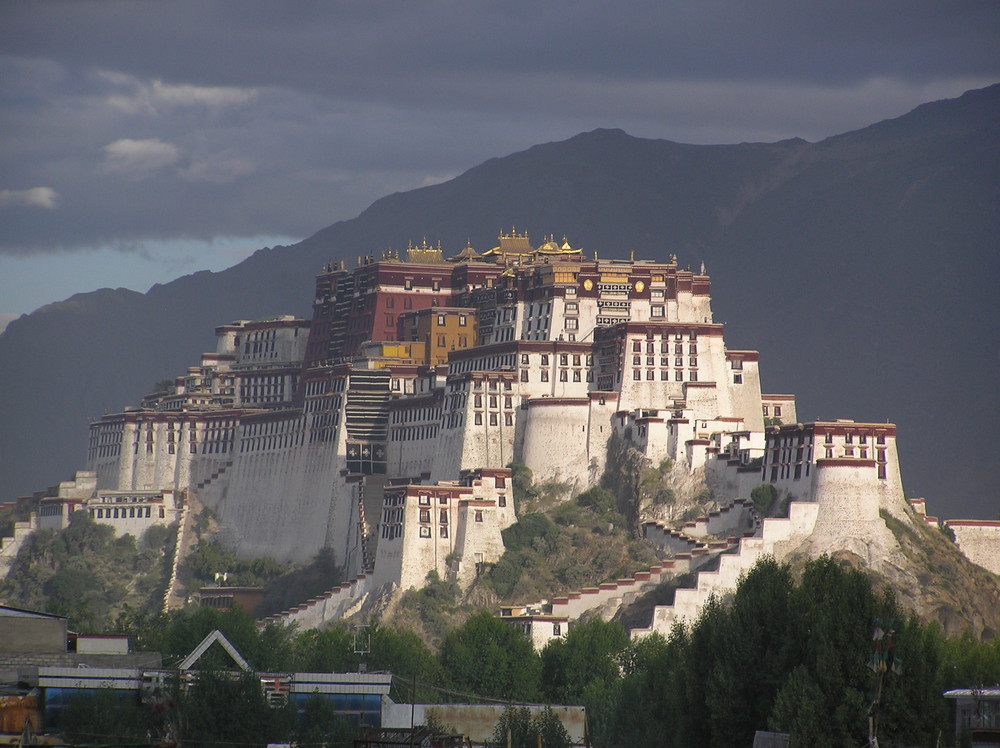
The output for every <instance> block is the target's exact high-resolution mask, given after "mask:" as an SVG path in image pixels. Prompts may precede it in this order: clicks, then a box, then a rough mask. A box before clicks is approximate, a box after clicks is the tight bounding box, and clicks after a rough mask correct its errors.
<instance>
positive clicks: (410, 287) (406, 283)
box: [403, 278, 413, 309]
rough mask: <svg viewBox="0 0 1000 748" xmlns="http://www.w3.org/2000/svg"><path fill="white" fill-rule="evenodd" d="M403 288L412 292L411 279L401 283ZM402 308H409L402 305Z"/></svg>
mask: <svg viewBox="0 0 1000 748" xmlns="http://www.w3.org/2000/svg"><path fill="white" fill-rule="evenodd" d="M403 288H405V289H406V290H407V291H412V290H413V280H412V279H411V278H407V279H406V280H404V281H403ZM403 306H405V307H406V308H407V309H409V308H410V307H409V306H407V305H406V304H404V305H403Z"/></svg>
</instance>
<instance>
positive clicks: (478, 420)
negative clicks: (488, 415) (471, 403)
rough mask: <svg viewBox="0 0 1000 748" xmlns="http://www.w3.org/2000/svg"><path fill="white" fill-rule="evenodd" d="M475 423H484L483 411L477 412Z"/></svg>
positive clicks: (478, 424) (477, 424)
mask: <svg viewBox="0 0 1000 748" xmlns="http://www.w3.org/2000/svg"><path fill="white" fill-rule="evenodd" d="M473 423H475V424H476V426H482V425H483V414H482V413H476V415H475V418H474V419H473Z"/></svg>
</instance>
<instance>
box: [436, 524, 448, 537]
mask: <svg viewBox="0 0 1000 748" xmlns="http://www.w3.org/2000/svg"><path fill="white" fill-rule="evenodd" d="M438 535H440V536H441V537H442V538H446V537H448V525H441V526H440V527H439V528H438Z"/></svg>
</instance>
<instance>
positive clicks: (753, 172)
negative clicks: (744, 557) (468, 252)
mask: <svg viewBox="0 0 1000 748" xmlns="http://www.w3.org/2000/svg"><path fill="white" fill-rule="evenodd" d="M998 111H1000V85H997V86H991V87H989V88H987V89H980V90H979V91H972V92H968V93H966V94H964V95H963V96H962V97H959V98H958V99H952V100H946V101H941V102H931V103H928V104H924V105H921V106H920V107H917V108H916V109H914V110H912V111H911V112H910V113H908V114H905V115H903V116H902V117H898V118H894V119H890V120H884V121H882V122H879V123H875V124H874V125H871V126H869V127H866V128H861V129H859V130H855V131H852V132H850V133H843V134H840V135H835V136H832V137H830V138H826V139H824V140H821V141H818V142H817V143H808V142H806V141H802V140H800V139H790V140H784V141H780V142H778V143H756V144H733V145H728V144H720V145H707V146H703V145H686V144H680V143H674V142H672V141H668V140H652V139H643V138H635V137H633V136H630V135H628V134H627V133H624V131H621V130H616V129H610V128H606V129H599V130H594V131H591V132H589V133H580V134H578V135H576V136H573V137H572V138H569V139H567V140H563V141H557V142H554V143H547V144H540V145H536V146H533V147H531V148H529V149H527V150H525V151H521V152H518V153H515V154H510V155H508V156H503V157H498V158H494V159H489V160H487V161H485V162H483V163H481V164H479V165H477V166H474V167H472V168H470V169H468V170H466V171H465V172H463V173H462V174H460V175H459V176H457V177H455V178H454V179H451V180H448V181H447V182H443V183H440V184H437V185H431V186H428V187H424V188H420V189H418V190H413V191H409V192H401V193H394V194H392V195H386V196H384V197H382V198H380V199H379V200H376V201H375V202H374V203H372V205H371V206H369V207H368V208H367V209H365V210H364V211H362V212H361V213H360V214H359V215H358V216H357V217H355V218H353V219H350V220H346V221H339V222H337V223H334V224H332V225H331V226H328V227H326V228H323V229H320V230H319V231H317V232H316V233H315V234H313V235H312V236H311V237H309V238H307V239H305V240H303V241H302V242H299V243H298V244H296V245H294V246H292V247H274V248H264V249H261V250H258V251H256V252H254V253H253V255H251V256H250V257H249V258H247V259H246V260H244V261H243V262H241V263H239V264H237V265H234V266H233V267H231V268H228V269H226V270H224V271H220V272H215V273H213V272H208V271H202V272H199V273H195V274H192V275H188V276H183V277H181V278H178V279H176V280H174V281H171V282H170V283H166V284H160V285H157V286H154V287H153V288H151V289H150V290H149V291H148V292H147V293H145V294H138V293H137V292H134V291H127V290H119V291H114V290H110V289H102V290H101V291H95V292H91V293H90V294H77V295H76V296H74V297H72V298H71V299H70V300H67V301H66V302H57V303H56V304H54V305H47V306H46V307H43V308H42V309H39V310H37V311H36V312H34V313H32V314H30V315H25V316H23V317H21V318H20V319H18V320H14V321H13V322H11V323H10V325H9V326H8V328H7V331H5V332H4V333H3V334H2V335H0V408H3V412H4V413H5V414H6V415H5V418H4V419H3V421H2V423H0V453H2V454H4V455H5V457H4V459H3V463H2V465H0V495H2V496H3V497H4V498H13V496H15V495H18V494H22V493H26V492H30V491H32V490H37V489H38V488H41V487H42V486H44V485H48V484H51V483H53V482H56V481H58V480H61V479H64V478H66V477H68V475H69V474H70V473H71V472H72V471H73V470H74V469H77V468H80V467H82V466H83V462H84V457H85V447H86V426H85V424H86V420H87V418H90V417H94V416H97V415H99V414H100V413H101V412H103V411H105V410H115V409H120V408H121V407H122V405H123V404H124V403H132V402H135V401H136V400H137V399H138V398H139V397H140V396H141V395H142V394H144V391H145V390H148V389H150V388H151V386H152V384H153V382H155V381H157V380H159V379H163V378H165V377H173V376H175V375H176V374H178V373H180V372H182V371H183V370H184V369H185V368H186V367H187V366H188V365H190V364H191V363H193V362H194V361H196V360H197V357H198V355H199V353H200V352H201V351H202V350H209V349H210V348H211V346H212V345H213V337H212V330H213V329H214V327H215V326H216V325H219V324H223V323H225V322H228V321H231V320H232V319H237V318H259V317H263V316H271V315H275V314H285V313H293V314H299V315H303V314H308V313H309V304H310V299H311V295H312V278H313V275H314V273H316V272H318V270H319V267H320V266H321V265H322V264H323V263H324V262H328V261H334V260H338V259H344V260H345V261H347V262H352V261H353V258H355V257H356V256H358V255H362V254H369V253H375V254H378V253H379V252H380V251H382V250H384V249H387V248H389V247H393V248H395V249H402V248H404V247H405V246H406V243H407V241H411V240H412V241H420V240H421V238H422V237H424V236H426V237H427V238H428V240H429V241H433V242H435V243H436V242H437V241H438V240H440V241H441V242H442V243H443V246H444V247H445V251H446V254H450V253H455V252H457V251H458V250H459V249H461V247H462V246H464V245H465V242H466V241H467V240H471V241H472V243H473V246H475V247H476V248H477V249H479V250H483V249H488V248H489V247H490V246H492V242H493V240H494V239H495V233H494V232H495V231H496V230H497V229H498V228H500V227H503V228H504V229H505V230H507V229H509V228H510V224H511V222H512V221H513V222H516V225H517V228H518V229H526V230H528V231H529V232H530V234H531V236H532V238H533V240H535V241H536V242H538V241H540V240H541V237H542V235H543V234H547V233H549V232H553V231H555V232H558V233H559V234H560V235H561V234H563V233H565V234H566V235H567V236H568V237H569V239H570V241H571V242H572V243H573V245H574V246H583V247H584V248H585V249H586V250H587V251H588V252H589V251H593V250H597V251H599V252H600V254H601V256H602V257H609V258H610V257H627V256H628V254H629V253H630V252H634V253H635V256H636V257H643V256H650V257H652V256H662V255H664V254H666V253H667V252H674V253H676V254H678V255H679V257H680V260H681V262H682V263H684V264H691V265H694V266H696V265H697V263H699V262H701V261H705V262H706V264H707V266H708V271H709V273H710V274H711V275H712V280H713V284H714V289H713V290H714V293H713V297H714V300H715V308H716V318H717V319H718V320H721V321H724V322H728V324H729V328H730V329H729V331H728V332H727V338H728V339H730V340H732V343H733V344H734V345H737V346H739V347H741V348H756V349H759V350H760V351H761V354H762V361H763V366H762V377H763V381H764V386H765V388H766V389H767V390H768V391H791V392H796V393H797V394H798V395H799V398H800V403H801V406H800V413H802V414H803V417H806V416H808V418H810V419H811V418H813V417H819V416H821V415H822V417H854V418H857V419H859V420H881V419H882V418H884V417H888V418H890V419H892V420H894V421H896V422H897V423H899V424H900V441H901V451H902V452H903V462H902V466H903V472H904V480H906V481H907V484H908V485H916V486H918V488H919V492H920V493H925V494H927V498H928V500H929V504H930V508H931V510H932V511H934V512H935V513H938V514H942V515H951V516H966V515H969V514H973V515H974V514H976V513H978V514H980V515H984V514H985V513H987V512H988V511H989V507H988V501H987V500H988V498H989V496H991V495H993V496H995V494H996V491H995V489H994V488H992V486H993V483H992V479H991V478H990V477H989V476H990V475H991V474H995V473H996V472H997V471H998V470H1000V460H998V459H997V458H995V457H992V456H989V455H987V456H985V457H979V458H977V459H976V460H975V461H972V460H971V458H970V457H968V451H967V449H966V448H965V447H963V446H962V445H963V444H970V443H972V444H975V443H983V442H985V443H989V441H990V440H991V439H992V438H993V437H995V436H996V431H997V428H996V417H997V416H998V415H1000V402H998V400H1000V398H998V396H997V394H996V392H995V391H994V390H995V389H996V388H995V387H993V386H992V374H991V371H992V369H991V366H990V365H989V362H988V361H986V360H984V359H987V358H988V357H986V356H984V355H983V351H984V350H998V349H1000V336H998V334H997V331H996V330H995V329H992V327H991V325H990V324H989V320H990V319H992V318H995V316H996V313H997V312H1000V308H998V305H997V301H996V299H995V293H993V292H992V286H993V281H994V280H995V278H997V277H1000V266H998V262H997V256H996V252H995V249H996V241H995V236H997V235H1000V216H998V215H997V211H996V209H995V206H996V205H998V204H1000V188H998V186H997V184H996V183H997V181H998V180H996V179H995V176H996V174H998V173H1000V146H998V145H996V144H997V143H998V142H1000V138H997V137H996V135H997V130H998V126H997V124H996V123H997V122H1000V117H995V118H994V115H995V114H996V113H997V112H998ZM932 271H933V272H932ZM109 293H110V295H109ZM81 297H82V298H81ZM118 297H121V298H118ZM74 299H75V300H76V301H75V302H74V304H75V306H74V307H73V309H74V311H73V314H71V315H69V316H66V314H67V313H68V310H67V308H66V307H63V306H61V305H63V304H66V303H68V302H69V301H73V300H74ZM956 330H961V331H962V333H961V334H960V335H959V334H957V333H956V332H955V331H956ZM931 341H933V343H932V342H931ZM928 350H933V351H934V352H935V355H928V354H927V351H928ZM56 354H58V356H57V358H59V359H60V360H59V361H58V362H57V363H56V364H55V365H54V366H53V365H52V364H51V363H50V362H51V361H52V357H53V356H56ZM957 379H961V380H962V382H963V384H962V388H963V390H965V391H964V392H963V393H959V394H958V395H957V396H956V397H957V400H963V402H964V399H968V400H971V401H973V402H975V403H976V407H974V408H970V407H958V408H957V409H956V410H954V417H952V418H948V419H942V418H940V417H939V415H935V408H936V409H937V413H940V412H941V406H940V405H931V403H932V402H934V401H935V398H937V400H938V401H940V398H941V394H940V393H946V392H949V391H950V390H949V388H950V387H951V386H952V385H951V384H950V383H951V382H952V381H955V380H957ZM79 394H84V395H85V397H83V398H81V399H77V398H76V396H77V395H79ZM963 398H964V399H963ZM922 403H926V404H924V405H922ZM959 412H961V414H962V418H958V417H957V416H958V414H959ZM911 440H912V441H911ZM977 497H978V498H977ZM984 497H986V498H985V499H984ZM980 507H982V508H980ZM993 511H994V512H995V509H994V510H993ZM990 517H991V518H992V514H990Z"/></svg>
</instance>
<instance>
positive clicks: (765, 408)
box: [764, 405, 768, 416]
mask: <svg viewBox="0 0 1000 748" xmlns="http://www.w3.org/2000/svg"><path fill="white" fill-rule="evenodd" d="M767 414H768V407H767V406H766V405H765V406H764V415H765V416H766V415H767Z"/></svg>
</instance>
